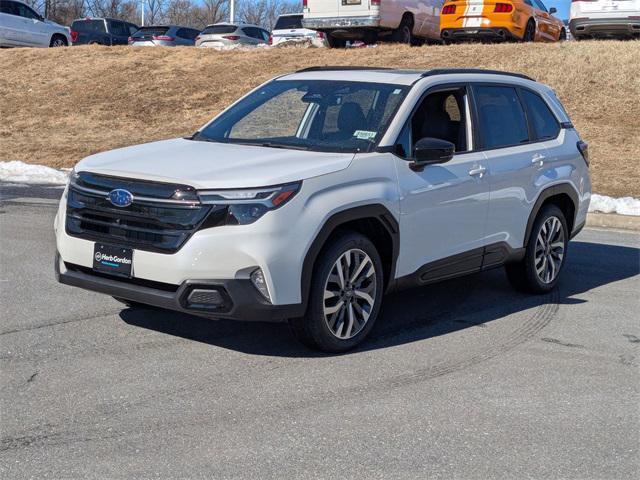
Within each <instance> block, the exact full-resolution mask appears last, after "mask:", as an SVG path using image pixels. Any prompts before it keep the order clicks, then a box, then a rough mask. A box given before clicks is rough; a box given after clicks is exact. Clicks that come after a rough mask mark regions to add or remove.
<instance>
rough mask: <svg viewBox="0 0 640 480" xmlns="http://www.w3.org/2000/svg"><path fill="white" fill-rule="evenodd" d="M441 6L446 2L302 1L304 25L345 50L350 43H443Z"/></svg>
mask: <svg viewBox="0 0 640 480" xmlns="http://www.w3.org/2000/svg"><path fill="white" fill-rule="evenodd" d="M442 3H443V0H392V1H389V0H302V7H303V8H302V10H303V14H304V18H303V19H302V25H303V26H304V27H305V28H310V29H313V30H318V31H321V32H324V33H325V34H326V35H327V39H328V41H329V44H330V45H331V46H332V47H344V46H345V44H346V42H347V41H349V40H350V41H354V40H361V41H363V42H365V43H375V42H376V41H377V40H391V41H393V42H401V43H406V44H411V43H421V42H423V41H425V40H427V41H435V42H440V28H439V17H440V9H441V7H442Z"/></svg>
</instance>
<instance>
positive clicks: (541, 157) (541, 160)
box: [531, 153, 547, 167]
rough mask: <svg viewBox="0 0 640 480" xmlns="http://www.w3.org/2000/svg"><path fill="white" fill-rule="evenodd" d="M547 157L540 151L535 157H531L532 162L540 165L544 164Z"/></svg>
mask: <svg viewBox="0 0 640 480" xmlns="http://www.w3.org/2000/svg"><path fill="white" fill-rule="evenodd" d="M545 158H547V157H545V156H544V155H542V154H540V153H536V154H535V155H534V156H533V157H531V163H533V164H534V165H535V164H537V165H538V166H539V167H541V166H543V165H544V159H545Z"/></svg>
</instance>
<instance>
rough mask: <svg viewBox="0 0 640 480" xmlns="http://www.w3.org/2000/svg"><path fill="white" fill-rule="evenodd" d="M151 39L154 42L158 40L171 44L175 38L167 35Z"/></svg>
mask: <svg viewBox="0 0 640 480" xmlns="http://www.w3.org/2000/svg"><path fill="white" fill-rule="evenodd" d="M151 38H153V39H154V40H160V41H161V42H173V41H174V40H175V38H173V37H170V36H169V35H154V36H153V37H151Z"/></svg>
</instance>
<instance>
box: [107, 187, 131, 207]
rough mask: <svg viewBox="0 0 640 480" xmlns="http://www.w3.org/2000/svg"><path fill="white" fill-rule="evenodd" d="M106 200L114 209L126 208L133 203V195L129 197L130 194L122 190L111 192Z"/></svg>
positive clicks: (117, 189)
mask: <svg viewBox="0 0 640 480" xmlns="http://www.w3.org/2000/svg"><path fill="white" fill-rule="evenodd" d="M108 198H109V201H110V202H111V203H112V204H114V205H115V206H116V207H128V206H129V205H131V203H132V202H133V195H131V192H129V191H128V190H124V189H122V188H116V189H115V190H111V191H110V192H109V196H108Z"/></svg>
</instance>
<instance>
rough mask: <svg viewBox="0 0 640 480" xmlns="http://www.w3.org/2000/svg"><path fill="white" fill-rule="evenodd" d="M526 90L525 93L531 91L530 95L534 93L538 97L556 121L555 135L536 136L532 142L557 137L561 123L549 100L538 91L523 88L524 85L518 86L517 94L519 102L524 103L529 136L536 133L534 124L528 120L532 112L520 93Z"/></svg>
mask: <svg viewBox="0 0 640 480" xmlns="http://www.w3.org/2000/svg"><path fill="white" fill-rule="evenodd" d="M523 91H526V92H527V93H531V94H532V95H535V96H536V97H538V98H539V99H540V100H541V101H542V103H543V104H544V105H545V106H546V107H547V110H549V112H551V116H552V117H553V119H554V120H555V122H556V128H557V133H556V135H555V137H540V138H536V139H535V140H534V141H533V142H532V143H536V142H548V141H549V140H555V139H556V138H558V136H559V135H560V131H561V130H562V123H561V122H560V121H559V120H558V117H556V114H555V113H554V111H553V109H552V108H551V107H550V106H549V102H547V101H546V100H545V99H544V97H543V96H542V95H540V94H539V93H538V92H536V91H534V90H532V89H530V88H524V87H520V88H519V89H518V95H519V97H520V102H521V103H522V104H523V105H524V113H525V115H526V117H527V123H528V124H529V135H530V136H531V135H532V134H533V137H537V133H538V132H536V129H535V126H534V125H533V122H532V121H529V116H530V115H531V114H532V112H530V111H529V106H528V105H527V102H526V101H525V99H524V96H523V95H522V92H523Z"/></svg>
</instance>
